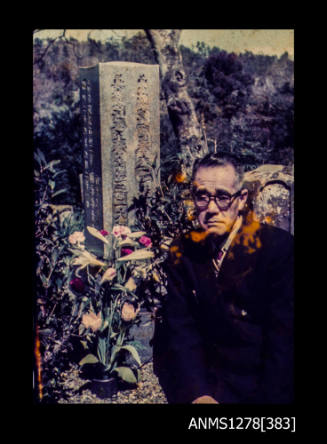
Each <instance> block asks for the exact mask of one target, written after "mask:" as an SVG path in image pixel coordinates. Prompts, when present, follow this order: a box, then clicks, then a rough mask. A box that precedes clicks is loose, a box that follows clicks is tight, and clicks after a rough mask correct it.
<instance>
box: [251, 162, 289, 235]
mask: <svg viewBox="0 0 327 444" xmlns="http://www.w3.org/2000/svg"><path fill="white" fill-rule="evenodd" d="M244 186H245V187H246V188H247V189H248V190H249V202H251V209H253V211H254V213H255V214H256V215H257V217H258V219H259V221H260V222H267V223H269V224H271V225H274V226H276V227H279V228H282V229H284V230H286V231H289V232H290V233H292V234H294V171H293V167H291V166H284V165H272V164H266V165H261V166H260V167H258V168H256V169H255V170H252V171H248V172H246V173H245V175H244Z"/></svg>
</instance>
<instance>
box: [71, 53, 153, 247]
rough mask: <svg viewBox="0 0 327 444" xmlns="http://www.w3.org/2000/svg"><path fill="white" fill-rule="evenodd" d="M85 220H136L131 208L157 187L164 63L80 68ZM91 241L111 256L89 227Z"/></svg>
mask: <svg viewBox="0 0 327 444" xmlns="http://www.w3.org/2000/svg"><path fill="white" fill-rule="evenodd" d="M80 82H81V114H82V118H83V145H84V174H83V193H82V194H83V202H84V207H85V219H86V220H85V224H86V225H90V226H92V227H95V228H97V229H100V230H101V229H104V230H106V231H108V232H111V231H112V228H113V226H114V225H116V224H119V225H131V224H133V214H132V213H131V212H129V211H128V207H129V206H130V205H131V204H132V202H133V198H134V197H135V196H137V195H138V193H139V191H140V190H144V191H146V190H151V189H152V188H153V187H154V182H153V168H158V167H159V162H160V110H159V66H158V65H146V64H140V63H129V62H108V63H99V64H98V65H96V66H91V67H88V68H80ZM86 245H87V247H88V248H89V249H90V250H91V251H93V252H94V253H96V254H98V255H99V254H100V255H102V254H104V255H105V256H108V255H109V250H108V249H107V248H108V247H106V250H105V251H104V250H103V248H104V244H103V243H102V242H101V241H99V240H98V239H96V238H94V237H92V236H91V235H90V234H89V233H88V232H86Z"/></svg>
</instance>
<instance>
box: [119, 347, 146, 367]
mask: <svg viewBox="0 0 327 444" xmlns="http://www.w3.org/2000/svg"><path fill="white" fill-rule="evenodd" d="M121 348H122V349H124V350H127V351H129V352H130V354H131V355H132V356H133V358H134V359H135V361H136V362H137V363H138V365H141V359H140V356H139V354H138V352H137V350H136V348H135V347H133V346H132V345H123V346H122V347H121Z"/></svg>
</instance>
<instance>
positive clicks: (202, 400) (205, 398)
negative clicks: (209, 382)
mask: <svg viewBox="0 0 327 444" xmlns="http://www.w3.org/2000/svg"><path fill="white" fill-rule="evenodd" d="M192 404H219V402H218V401H216V400H215V399H214V398H212V397H211V396H208V395H204V396H200V397H199V398H196V399H194V401H192Z"/></svg>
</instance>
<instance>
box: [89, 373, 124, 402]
mask: <svg viewBox="0 0 327 444" xmlns="http://www.w3.org/2000/svg"><path fill="white" fill-rule="evenodd" d="M90 390H91V392H93V393H94V394H95V395H97V396H98V397H99V398H101V399H105V398H110V397H112V396H113V395H115V394H116V393H117V392H118V381H117V377H115V376H108V377H103V378H101V379H98V378H96V379H92V381H91V386H90Z"/></svg>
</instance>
